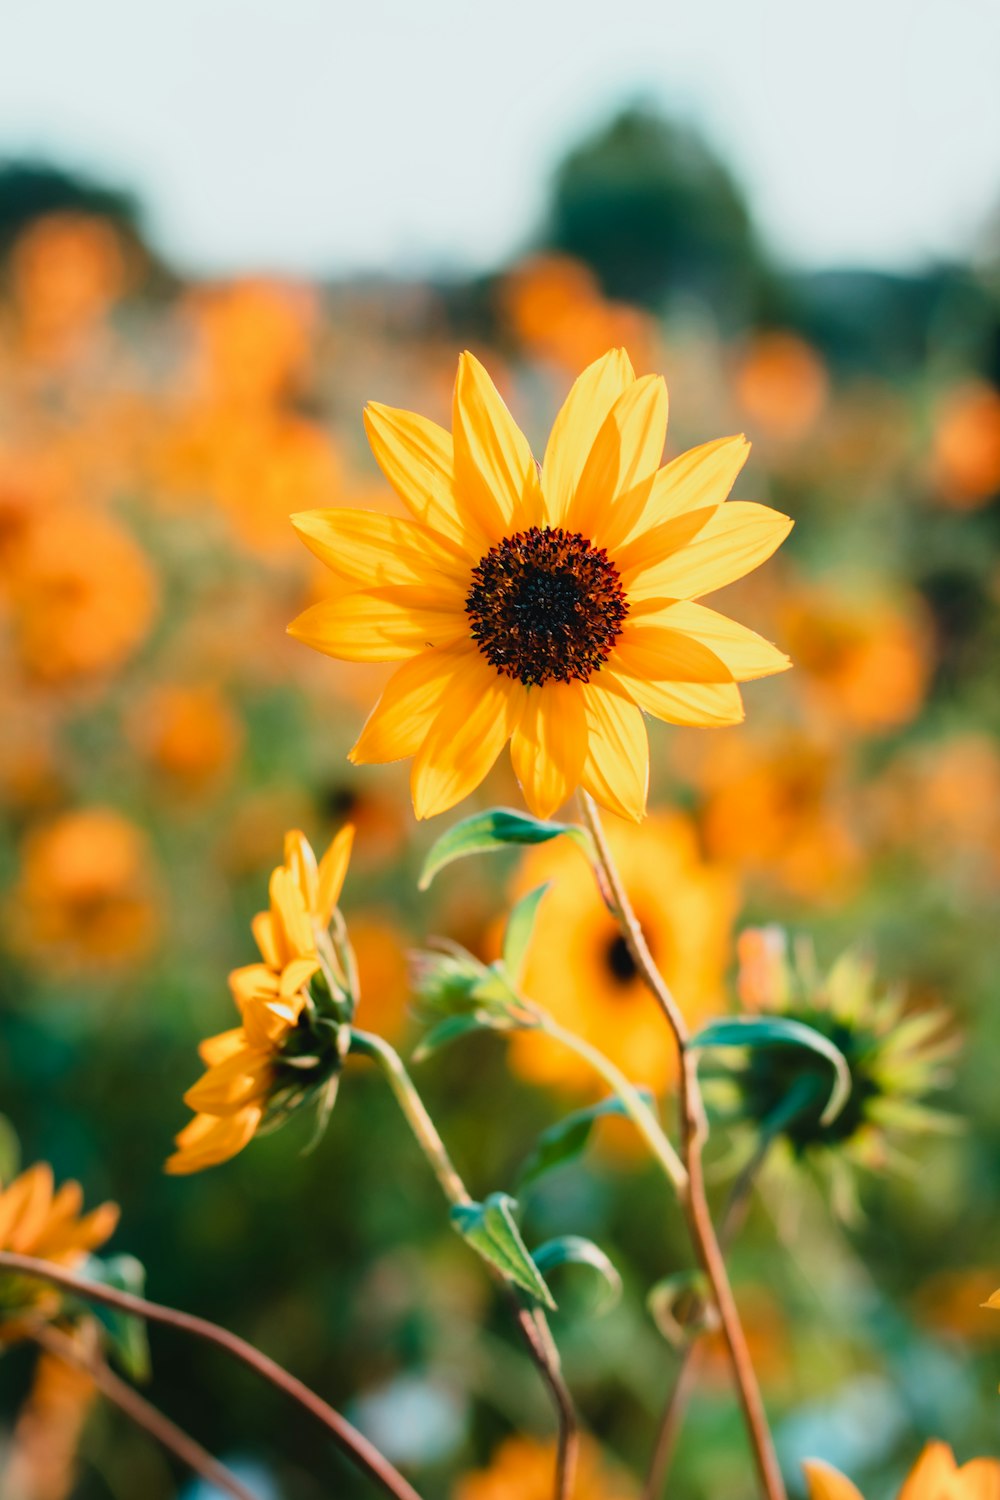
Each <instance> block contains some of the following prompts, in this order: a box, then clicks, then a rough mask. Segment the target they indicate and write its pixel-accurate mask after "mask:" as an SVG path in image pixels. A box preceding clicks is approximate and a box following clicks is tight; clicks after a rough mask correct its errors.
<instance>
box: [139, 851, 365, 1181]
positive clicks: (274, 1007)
mask: <svg viewBox="0 0 1000 1500" xmlns="http://www.w3.org/2000/svg"><path fill="white" fill-rule="evenodd" d="M353 838H354V830H353V828H352V827H350V825H348V826H346V827H345V828H342V829H341V831H340V832H339V833H338V835H337V837H336V838H335V839H334V840H333V843H332V844H331V845H330V847H329V849H328V850H327V851H326V853H325V854H324V856H323V858H322V860H321V861H320V863H319V864H318V865H317V863H316V857H315V855H314V854H313V851H312V848H311V847H310V845H309V842H308V840H307V839H306V838H305V837H304V835H303V834H301V833H299V832H297V831H294V832H292V833H289V834H288V835H287V837H286V840H285V862H284V864H282V865H279V866H278V867H277V869H275V870H274V871H273V873H272V875H271V880H270V886H269V896H270V905H269V907H268V910H267V911H263V912H258V914H257V916H256V917H255V918H254V920H253V924H252V925H253V934H254V938H255V939H256V942H257V946H258V948H259V949H260V954H261V960H262V961H261V962H260V963H255V964H248V965H246V966H245V967H243V968H240V969H234V970H233V972H232V973H231V974H230V976H229V987H230V990H231V991H232V996H233V1000H234V1001H235V1004H236V1008H237V1010H238V1011H239V1013H240V1022H241V1024H240V1025H239V1026H236V1027H234V1028H233V1029H232V1030H231V1031H224V1032H221V1033H220V1034H219V1035H217V1036H212V1037H208V1038H207V1039H206V1040H205V1041H203V1042H202V1043H201V1045H200V1047H199V1049H198V1052H199V1055H200V1057H201V1060H202V1062H204V1063H205V1065H206V1072H205V1073H204V1074H203V1075H202V1077H201V1078H200V1079H199V1080H198V1082H197V1083H196V1084H194V1086H193V1087H192V1088H190V1089H188V1091H187V1093H186V1094H185V1095H184V1102H185V1103H186V1104H187V1105H189V1107H190V1108H191V1109H193V1110H194V1111H195V1116H194V1119H193V1120H191V1121H189V1122H188V1124H187V1125H186V1126H185V1127H184V1129H183V1130H182V1131H181V1132H180V1133H179V1134H178V1136H177V1137H176V1145H177V1150H176V1151H175V1152H174V1154H173V1155H172V1156H171V1157H170V1158H169V1159H168V1161H167V1163H166V1170H167V1171H168V1172H170V1173H173V1174H174V1175H184V1174H187V1173H190V1172H200V1171H201V1170H202V1169H203V1168H205V1167H212V1166H217V1165H218V1164H219V1163H220V1162H223V1161H228V1160H229V1158H230V1157H232V1156H235V1155H236V1154H237V1153H238V1152H239V1151H242V1149H243V1147H244V1146H245V1145H247V1143H248V1142H249V1141H250V1140H251V1139H252V1138H253V1136H254V1134H255V1133H256V1132H257V1130H258V1129H259V1128H260V1127H261V1125H262V1124H264V1123H266V1122H269V1120H270V1119H271V1118H280V1117H281V1114H282V1113H283V1112H287V1111H288V1110H289V1109H290V1108H292V1107H294V1106H295V1105H297V1104H299V1103H301V1102H303V1100H304V1099H305V1098H306V1097H308V1096H309V1095H310V1093H312V1092H313V1091H314V1090H315V1089H316V1088H317V1087H319V1086H321V1085H322V1084H325V1083H327V1082H328V1081H329V1079H330V1076H331V1055H330V1052H329V1049H330V1046H331V1045H332V1042H331V1040H330V1038H326V1039H325V1042H324V1040H318V1039H317V1036H316V1035H315V1032H314V1029H313V1027H312V1026H311V1024H310V1023H311V1021H312V1020H313V1018H314V1016H315V1012H316V1005H315V1001H314V999H313V997H312V996H311V994H310V992H309V985H310V981H311V980H312V979H313V978H314V976H315V975H317V974H319V972H320V970H321V969H322V967H323V964H322V961H321V956H320V947H321V943H322V934H323V932H324V931H325V929H326V928H328V927H329V924H330V922H331V920H332V918H333V914H334V910H335V908H336V906H337V902H338V901H339V900H340V892H341V890H342V888H343V884H344V878H345V876H346V874H347V865H348V861H349V860H350V857H351V844H352V842H353ZM300 1023H301V1024H300ZM299 1044H301V1045H299Z"/></svg>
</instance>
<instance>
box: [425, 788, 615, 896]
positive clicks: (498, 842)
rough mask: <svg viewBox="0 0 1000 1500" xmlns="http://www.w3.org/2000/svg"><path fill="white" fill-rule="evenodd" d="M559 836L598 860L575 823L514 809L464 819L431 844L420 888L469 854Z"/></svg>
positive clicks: (586, 835) (498, 809) (493, 810)
mask: <svg viewBox="0 0 1000 1500" xmlns="http://www.w3.org/2000/svg"><path fill="white" fill-rule="evenodd" d="M560 834H565V835H566V837H567V838H569V839H572V840H573V842H574V843H575V844H577V845H578V846H579V848H580V849H582V851H583V853H584V854H585V855H586V856H587V858H588V859H589V860H591V861H594V860H596V851H595V849H594V844H593V840H592V839H591V837H590V834H589V833H588V832H587V830H586V829H585V828H580V827H578V826H577V824H575V823H547V822H543V820H542V819H541V818H533V817H532V816H531V814H530V813H522V812H517V811H516V810H515V809H514V808H512V807H491V808H489V809H488V811H486V812H481V813H474V814H473V815H472V817H471V818H463V819H462V821H461V823H456V824H455V826H454V827H453V828H449V829H448V832H447V833H444V834H442V835H441V837H440V838H439V839H438V840H437V842H436V843H435V844H433V845H432V847H431V849H430V851H429V853H428V855H427V858H426V859H425V860H424V867H423V870H422V871H421V872H420V881H419V888H420V890H422V891H426V889H427V887H428V886H429V885H430V883H431V881H432V880H433V879H434V877H435V875H437V874H438V872H439V871H441V870H443V869H444V867H445V865H450V864H452V863H453V862H454V861H455V860H456V859H465V858H466V857H467V856H468V855H470V854H486V853H489V852H490V851H491V850H494V849H504V848H507V847H508V846H509V845H511V844H544V843H547V841H548V840H549V839H555V838H558V837H559V836H560Z"/></svg>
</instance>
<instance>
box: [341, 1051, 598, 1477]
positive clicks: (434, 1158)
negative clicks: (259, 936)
mask: <svg viewBox="0 0 1000 1500" xmlns="http://www.w3.org/2000/svg"><path fill="white" fill-rule="evenodd" d="M351 1051H352V1052H355V1053H360V1054H361V1055H362V1056H364V1057H368V1058H370V1059H371V1060H372V1062H375V1063H377V1064H378V1066H379V1067H380V1068H381V1069H382V1072H383V1074H384V1075H385V1078H386V1080H387V1082H388V1084H389V1087H390V1088H391V1089H392V1092H393V1094H394V1095H395V1098H396V1101H397V1103H398V1104H399V1107H400V1109H401V1110H402V1112H403V1115H404V1116H405V1118H406V1122H407V1124H408V1125H409V1127H410V1129H411V1130H412V1131H413V1134H414V1136H415V1137H416V1140H417V1143H418V1145H419V1146H420V1148H421V1150H422V1151H423V1153H424V1155H425V1156H426V1158H427V1160H428V1162H429V1163H430V1166H431V1168H432V1170H433V1172H434V1175H435V1177H436V1178H437V1180H438V1183H439V1184H440V1187H441V1191H442V1192H443V1193H444V1195H445V1197H446V1198H447V1200H448V1202H449V1203H450V1204H452V1206H453V1207H463V1206H465V1205H467V1204H469V1203H471V1202H472V1197H471V1196H470V1194H469V1191H468V1189H467V1187H466V1186H465V1183H464V1182H463V1181H462V1178H461V1177H460V1175H459V1173H458V1171H457V1170H456V1168H455V1164H454V1162H453V1161H452V1159H451V1157H450V1156H449V1154H448V1148H447V1146H446V1145H445V1143H444V1141H443V1140H442V1139H441V1136H440V1134H439V1132H438V1129H437V1126H436V1125H435V1124H434V1121H433V1120H432V1119H431V1117H430V1115H429V1114H428V1112H427V1107H426V1105H425V1104H424V1101H423V1100H422V1099H421V1097H420V1094H419V1092H418V1090H417V1088H416V1085H415V1084H414V1082H413V1079H412V1078H411V1077H410V1075H409V1073H408V1072H407V1069H406V1066H405V1064H404V1062H403V1060H402V1058H401V1057H400V1055H399V1053H398V1052H397V1051H396V1050H395V1048H394V1047H390V1045H389V1043H388V1042H386V1041H383V1039H382V1038H381V1037H380V1036H375V1035H374V1034H373V1033H370V1032H367V1031H359V1030H358V1029H357V1028H356V1027H354V1028H352V1030H351ZM491 1270H492V1268H491ZM493 1275H494V1279H495V1280H496V1282H497V1283H498V1285H501V1286H502V1287H503V1289H504V1293H505V1295H506V1297H507V1300H508V1302H509V1303H510V1307H511V1311H512V1313H513V1316H514V1319H515V1321H516V1322H517V1326H518V1328H519V1329H520V1332H521V1337H522V1338H523V1339H524V1343H525V1346H526V1348H527V1350H528V1353H529V1354H530V1355H531V1358H532V1360H533V1361H534V1363H535V1365H536V1366H537V1368H538V1373H539V1374H540V1375H541V1377H542V1380H543V1381H544V1383H545V1386H546V1388H547V1390H548V1392H549V1396H550V1399H551V1401H552V1405H553V1406H554V1408H555V1413H556V1423H557V1434H558V1436H557V1443H556V1473H555V1500H569V1497H570V1495H571V1494H572V1491H573V1477H574V1474H575V1472H576V1459H577V1451H578V1448H579V1422H578V1421H577V1416H576V1408H575V1407H574V1405H573V1397H572V1396H571V1394H570V1391H569V1387H568V1386H567V1384H566V1382H565V1380H564V1379H563V1373H562V1364H561V1361H560V1358H559V1351H558V1349H557V1347H556V1342H555V1339H554V1338H553V1337H552V1331H551V1329H550V1328H549V1325H548V1320H547V1319H546V1317H545V1314H544V1312H542V1310H541V1308H536V1309H534V1310H529V1309H528V1308H527V1307H525V1305H524V1303H523V1302H522V1301H521V1298H520V1297H519V1296H518V1293H517V1291H516V1289H515V1288H514V1287H513V1286H511V1284H510V1282H509V1281H507V1280H506V1278H505V1277H503V1276H502V1275H501V1274H500V1272H499V1271H494V1272H493Z"/></svg>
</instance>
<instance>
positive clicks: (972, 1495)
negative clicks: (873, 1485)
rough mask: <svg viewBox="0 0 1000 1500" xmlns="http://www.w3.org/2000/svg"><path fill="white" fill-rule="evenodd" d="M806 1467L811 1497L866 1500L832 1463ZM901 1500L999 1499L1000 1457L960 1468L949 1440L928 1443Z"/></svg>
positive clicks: (809, 1463) (976, 1460)
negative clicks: (946, 1441)
mask: <svg viewBox="0 0 1000 1500" xmlns="http://www.w3.org/2000/svg"><path fill="white" fill-rule="evenodd" d="M803 1468H804V1469H805V1471H806V1480H807V1483H808V1485H809V1500H863V1496H862V1494H861V1491H860V1490H859V1489H858V1488H857V1487H856V1486H855V1485H853V1484H852V1483H851V1481H850V1480H849V1479H846V1478H845V1477H844V1475H843V1474H841V1473H839V1472H838V1470H836V1469H834V1468H832V1467H831V1466H830V1465H829V1464H825V1463H821V1462H819V1460H817V1459H808V1460H807V1461H806V1463H805V1464H804V1465H803ZM898 1500H1000V1460H998V1459H995V1458H974V1459H972V1460H970V1462H969V1463H966V1464H962V1465H961V1467H959V1465H958V1464H957V1463H956V1462H955V1455H954V1453H952V1451H951V1449H950V1448H949V1447H948V1444H947V1443H928V1444H927V1446H926V1448H925V1449H924V1451H923V1452H922V1453H921V1455H920V1457H919V1458H918V1459H917V1462H916V1463H915V1464H914V1466H913V1468H912V1469H911V1470H910V1472H909V1474H908V1475H907V1478H906V1480H905V1481H904V1483H903V1488H902V1489H901V1490H900V1492H899V1497H898Z"/></svg>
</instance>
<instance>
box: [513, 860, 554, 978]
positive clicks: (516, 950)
mask: <svg viewBox="0 0 1000 1500" xmlns="http://www.w3.org/2000/svg"><path fill="white" fill-rule="evenodd" d="M550 884H551V882H550V881H546V882H545V884H544V885H538V886H536V887H535V889H534V890H533V891H529V892H528V894H527V895H526V896H522V898H521V900H520V901H519V902H518V903H517V905H516V906H515V907H513V908H512V909H511V913H510V916H509V917H508V918H507V928H506V931H505V932H504V935H503V966H504V968H505V969H506V971H507V974H508V976H509V978H510V981H511V983H512V984H515V985H517V984H520V982H521V980H522V978H523V977H524V964H525V960H526V958H527V956H528V947H529V945H530V943H531V934H532V933H533V932H534V930H535V918H536V917H537V915H538V908H539V906H540V905H541V900H542V897H543V896H544V895H545V892H546V891H547V890H548V888H549V885H550Z"/></svg>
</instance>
